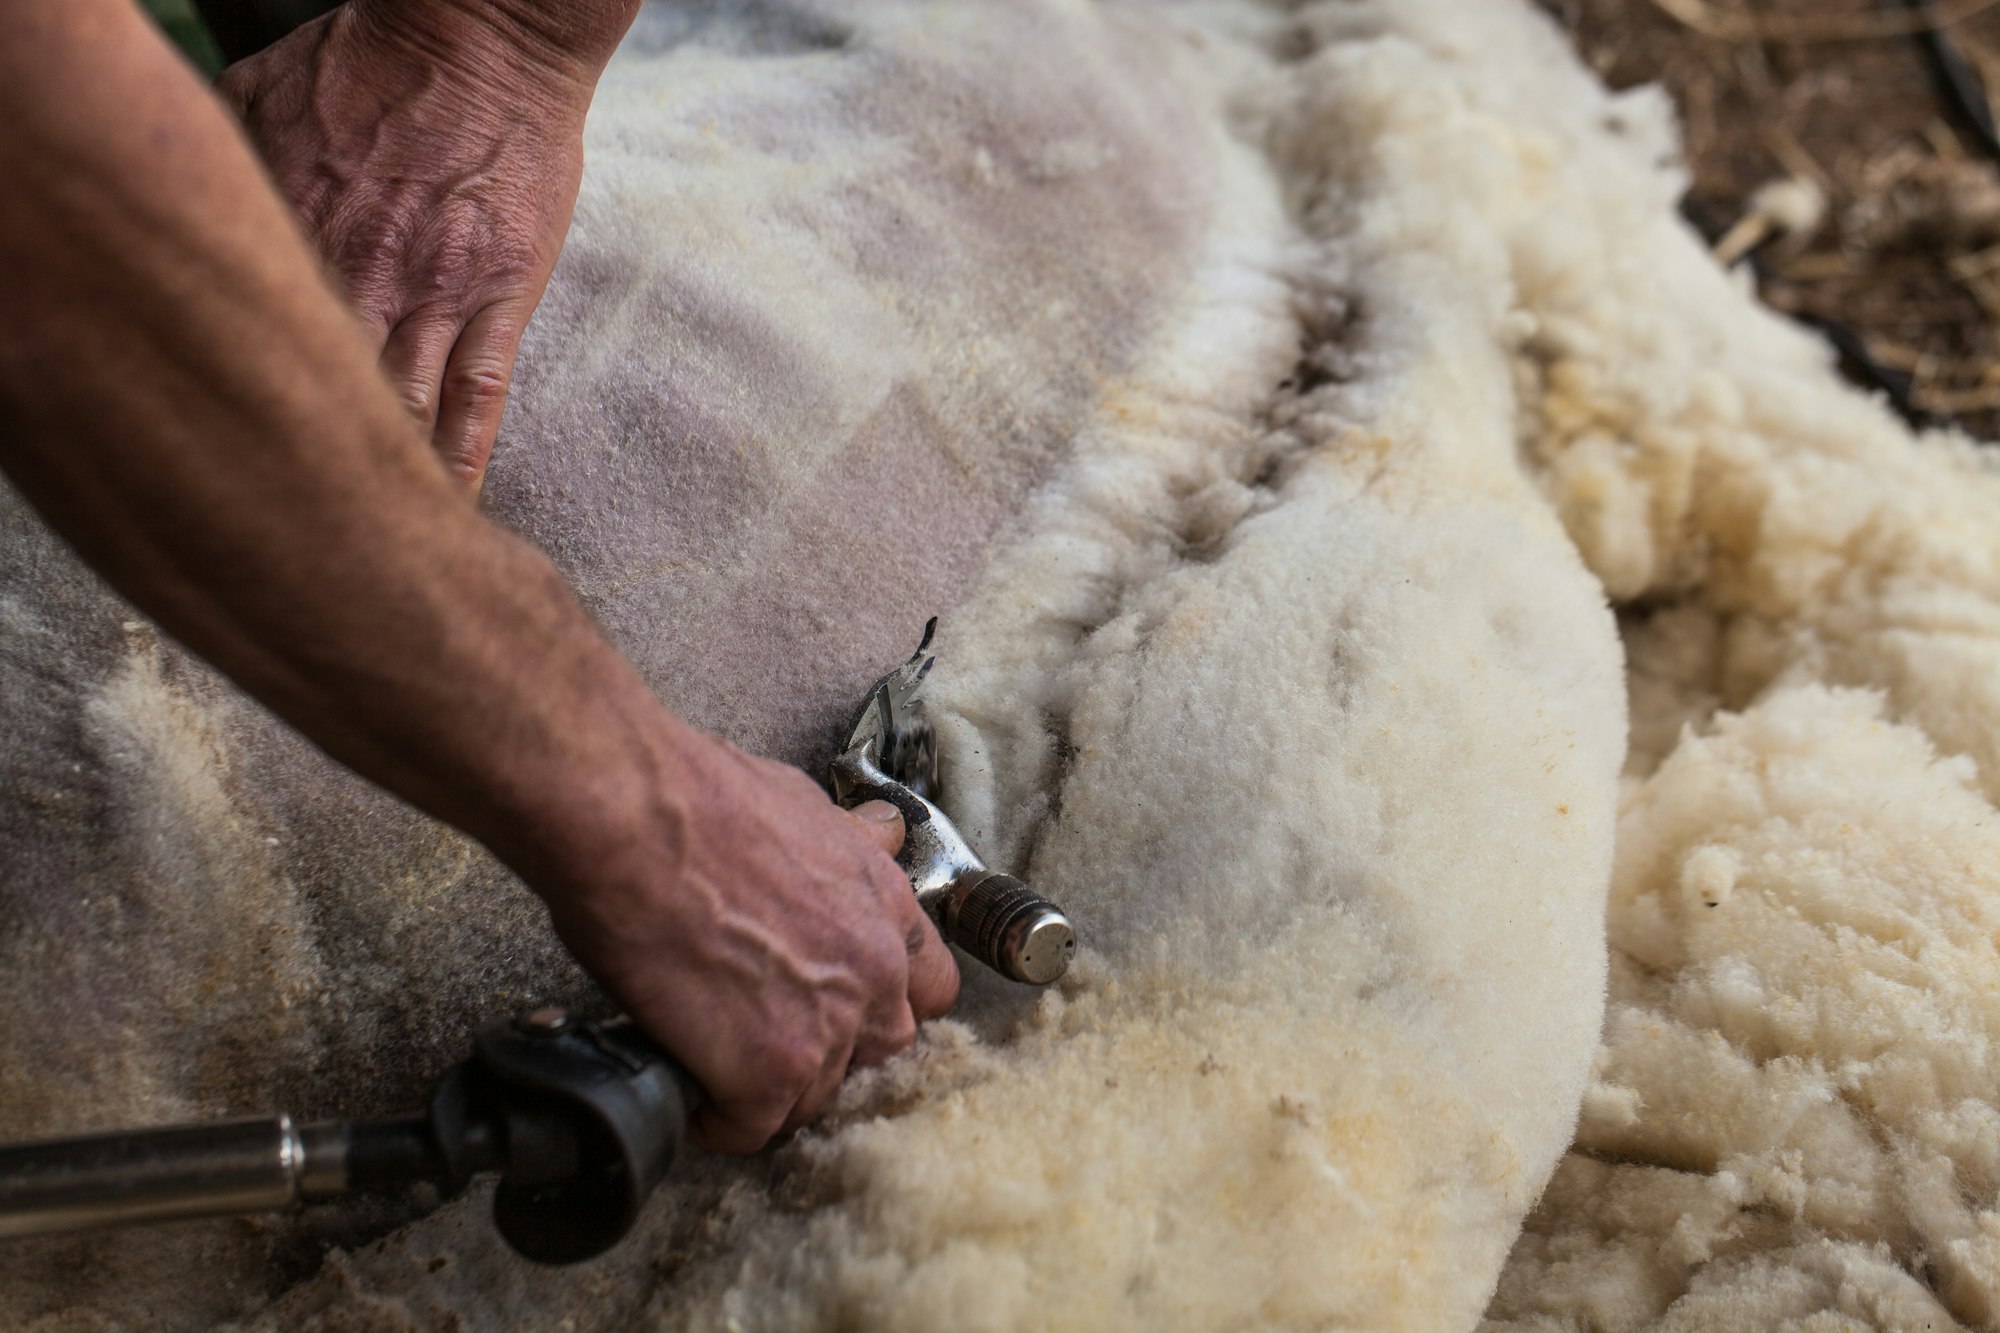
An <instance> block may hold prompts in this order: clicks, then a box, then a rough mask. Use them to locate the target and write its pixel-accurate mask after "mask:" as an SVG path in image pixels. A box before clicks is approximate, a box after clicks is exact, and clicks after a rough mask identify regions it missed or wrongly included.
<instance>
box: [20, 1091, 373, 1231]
mask: <svg viewBox="0 0 2000 1333" xmlns="http://www.w3.org/2000/svg"><path fill="white" fill-rule="evenodd" d="M346 1155H347V1132H346V1127H345V1126H344V1125H340V1124H335V1123H325V1124H313V1125H305V1126H299V1125H297V1124H295V1123H294V1122H293V1121H292V1118H291V1117H290V1116H283V1115H281V1116H275V1117H264V1118H261V1119H256V1120H232V1121H224V1122H221V1123H218V1124H213V1125H191V1126H187V1127H184V1128H178V1129H160V1130H147V1131H143V1132H139V1133H126V1134H98V1135H92V1136H89V1137H85V1138H73V1139H57V1140H51V1141H45V1142H41V1143H25V1144H16V1145H10V1146H7V1147H0V1238H9V1237H17V1236H33V1235H46V1234H49V1233H52V1232H65V1231H87V1230H92V1229H95V1228H98V1227H111V1226H124V1225H128V1224H131V1223H135V1222H169V1221H175V1220H179V1219H183V1218H194V1217H219V1216H233V1215H236V1214H240V1213H256V1212H268V1211H274V1210H278V1209H284V1208H290V1207H291V1206H292V1205H293V1204H295V1203H298V1202H300V1201H302V1200H308V1199H321V1198H331V1197H334V1196H336V1195H339V1194H342V1193H345V1192H346V1190H347V1161H346Z"/></svg>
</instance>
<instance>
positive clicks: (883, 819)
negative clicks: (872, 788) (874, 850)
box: [847, 801, 903, 856]
mask: <svg viewBox="0 0 2000 1333" xmlns="http://www.w3.org/2000/svg"><path fill="white" fill-rule="evenodd" d="M847 813H848V814H850V815H852V816H854V818H855V820H856V821H857V822H859V823H860V825H861V828H862V831H863V832H865V833H867V835H868V836H869V837H870V838H871V839H873V840H874V842H875V844H876V846H878V847H880V848H881V849H882V850H883V851H885V852H887V853H888V854H889V855H890V856H894V855H895V854H896V853H897V852H899V851H901V850H902V849H903V815H902V812H901V811H899V810H897V809H896V807H895V806H893V805H890V804H889V803H888V802H887V801H863V802H862V803H861V804H860V805H857V806H855V807H854V808H853V809H852V810H849V811H848V812H847Z"/></svg>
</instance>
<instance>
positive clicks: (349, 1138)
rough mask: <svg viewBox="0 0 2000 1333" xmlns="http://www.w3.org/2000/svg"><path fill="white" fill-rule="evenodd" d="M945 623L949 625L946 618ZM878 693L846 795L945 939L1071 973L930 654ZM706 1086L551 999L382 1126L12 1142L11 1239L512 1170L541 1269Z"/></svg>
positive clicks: (625, 1204) (1033, 972)
mask: <svg viewBox="0 0 2000 1333" xmlns="http://www.w3.org/2000/svg"><path fill="white" fill-rule="evenodd" d="M932 624H933V625H935V624H936V622H935V621H933V622H932ZM929 643H930V631H929V630H928V629H927V630H926V631H925V633H924V644H923V645H922V646H919V648H918V649H917V655H916V656H915V657H912V658H911V659H910V660H909V661H908V662H906V663H904V664H903V666H901V667H899V668H898V669H897V670H895V671H893V672H891V673H890V674H889V675H887V676H885V677H884V678H883V679H882V680H881V681H880V682H878V683H877V684H876V686H875V688H874V689H873V690H871V691H870V692H869V695H868V699H867V701H866V702H865V703H864V704H863V705H862V708H861V712H860V713H859V714H858V715H857V716H856V719H855V722H854V725H853V726H852V727H850V728H849V731H848V735H847V736H846V738H845V740H846V744H845V747H844V751H843V753H842V754H841V756H840V758H839V760H838V761H836V762H835V764H834V766H833V782H834V789H835V792H836V793H837V794H838V795H839V797H840V799H841V801H842V803H843V804H846V805H853V804H855V803H857V802H860V801H865V800H872V799H880V800H886V801H890V802H892V803H894V804H895V806H896V807H897V809H899V810H901V811H902V813H903V822H904V827H905V836H904V842H903V853H902V857H901V862H902V865H903V867H904V869H905V870H907V871H908V872H909V876H910V883H911V886H912V887H913V888H914V889H915V890H916V894H917V900H918V901H919V902H921V903H922V904H923V905H924V908H925V910H926V911H928V912H929V913H930V916H931V919H932V920H933V921H935V922H936V923H937V926H938V929H939V930H940V931H942V932H943V934H944V937H945V938H946V939H948V940H953V941H955V942H957V943H958V944H961V945H963V946H964V947H965V948H966V949H968V950H969V951H970V952H971V953H972V954H973V955H974V956H975V957H977V958H979V959H980V960H981V961H982V962H985V963H987V964H989V965H990V966H992V967H994V968H996V969H998V970H999V971H1000V972H1001V973H1003V974H1004V975H1006V976H1009V977H1012V978H1014V979H1015V980H1016V981H1025V982H1030V983H1038V984H1045V983H1047V982H1050V981H1053V980H1055V978H1057V977H1058V976H1060V975H1062V972H1063V969H1064V968H1066V967H1067V966H1068V965H1069V960H1070V956H1071V954H1072V953H1074V952H1075V949H1076V935H1075V933H1074V932H1073V931H1072V930H1071V929H1070V925H1069V920H1068V918H1066V917H1064V916H1063V914H1062V913H1061V912H1059V911H1057V910H1056V909H1055V908H1054V907H1052V906H1051V905H1050V904H1048V903H1046V902H1044V901H1042V900H1041V899H1040V898H1038V897H1036V896H1035V895H1034V894H1033V893H1031V892H1029V891H1028V889H1027V887H1026V886H1025V885H1023V884H1022V883H1021V882H1020V881H1019V880H1017V879H1013V878H1011V877H1009V876H1007V875H996V874H993V873H992V872H991V871H989V870H987V869H986V867H985V866H983V865H981V864H980V861H979V858H978V857H976V856H974V855H973V854H972V850H971V848H969V847H968V846H966V843H965V839H964V838H963V837H961V836H960V835H959V832H958V830H957V829H956V828H953V827H952V824H951V821H950V820H949V819H946V818H945V816H944V814H943V812H942V811H940V810H939V809H938V808H937V807H936V806H935V805H932V804H931V802H930V799H929V797H930V795H931V793H932V792H934V791H935V790H936V778H937V750H936V741H935V737H934V735H933V733H932V731H931V729H930V726H929V724H928V723H926V722H925V721H924V720H923V716H922V712H921V708H920V706H919V704H918V702H917V697H916V694H917V687H918V686H919V685H920V684H922V681H923V676H924V673H925V672H926V671H927V670H929V667H930V660H931V659H929V658H927V657H925V656H924V648H925V647H926V646H928V645H929ZM700 1100H701V1091H700V1089H699V1088H698V1087H696V1086H695V1083H694V1081H693V1080H692V1079H690V1078H689V1077H688V1075H687V1074H686V1072H685V1071H684V1070H682V1069H681V1067H680V1066H679V1065H678V1064H677V1063H676V1062H675V1061H674V1059H673V1058H672V1057H671V1056H669V1055H668V1054H667V1053H666V1052H665V1051H663V1050H661V1049H660V1048H659V1047H658V1046H657V1045H656V1044H654V1042H653V1041H652V1040H651V1039H650V1038H648V1037H647V1036H646V1035H645V1034H644V1033H643V1032H641V1031H639V1029H638V1028H637V1027H636V1026H634V1025H633V1024H632V1023H631V1021H630V1020H628V1019H622V1018H616V1019H612V1020H610V1021H608V1022H602V1023H598V1022H591V1021H589V1020H587V1019H582V1018H578V1017H576V1016H573V1015H571V1014H569V1013H566V1012H564V1011H563V1010H561V1009H537V1010H533V1011H530V1012H528V1013H524V1014H521V1015H519V1016H518V1017H515V1018H511V1019H508V1018H502V1019H497V1020H495V1021H493V1022H490V1023H487V1024H485V1025H483V1026H482V1027H480V1029H479V1030H478V1031H477V1032H476V1033H475V1034H474V1036H473V1043H472V1052H471V1055H470V1057H469V1058H467V1059H466V1060H465V1061H463V1062H462V1063H460V1064H458V1065H456V1066H454V1067H452V1068H451V1069H450V1070H447V1071H446V1073H445V1074H444V1076H443V1077H442V1078H441V1079H439V1080H438V1083H437V1087H436V1089H435V1091H434V1092H433V1093H432V1095H431V1099H430V1103H429V1105H428V1106H427V1107H425V1109H424V1110H422V1111H419V1112H417V1113H415V1114H412V1115H407V1116H400V1117H395V1118H391V1119H387V1120H327V1121H320V1122H316V1123H299V1122H297V1121H294V1120H293V1119H292V1117H290V1116H288V1115H278V1116H268V1117H264V1118H262V1119H255V1120H236V1121H224V1122H217V1123H210V1124H205V1125H189V1126H183V1127H179V1128H173V1129H147V1130H137V1131H134V1132H130V1133H115V1134H98V1135H92V1136H89V1137H86V1138H73V1139H56V1140H48V1141H44V1142H40V1143H19V1144H0V1241H5V1240H7V1239H9V1238H12V1237H21V1236H38V1235H46V1234H50V1233H54V1232H64V1231H82V1230H89V1229H94V1228H98V1227H111V1226H128V1225H135V1224H139V1223H150V1222H168V1221H173V1220H176V1219H181V1218H195V1217H221V1216H228V1215H233V1214H237V1213H259V1212H274V1211H278V1210H282V1209H286V1208H292V1207H295V1206H297V1205H299V1204H305V1203H316V1202H321V1201H324V1200H331V1199H337V1198H340V1197H343V1196H345V1195H350V1194H395V1193H401V1192H403V1191H405V1190H407V1189H409V1188H410V1187H411V1186H412V1185H415V1184H418V1183H419V1182H427V1183H429V1184H430V1185H432V1186H433V1187H435V1188H436V1189H437V1190H438V1191H439V1193H441V1194H443V1195H446V1196H449V1195H452V1194H456V1193H457V1192H459V1191H460V1190H463V1189H464V1188H465V1187H466V1186H467V1185H468V1184H469V1183H471V1181H472V1180H473V1179H474V1178H476V1177H479V1176H488V1175H497V1176H498V1177H499V1188H497V1189H496V1190H495V1191H494V1194H493V1220H494V1223H495V1225H496V1226H497V1227H498V1228H499V1231H500V1234H501V1235H502V1236H503V1237H504V1238H505V1239H506V1240H507V1242H508V1244H510V1245H512V1246H513V1247H514V1249H515V1250H517V1251H518V1252H519V1253H521V1254H522V1255H524V1256H525V1257H527V1258H529V1259H533V1260H536V1261H538V1262H541V1263H548V1264H562V1263H573V1262H575V1261H577V1260H581V1259H588V1258H590V1257H591V1256H593V1255H596V1254H599V1253H602V1252H603V1251H604V1250H607V1249H609V1248H610V1247H611V1246H613V1245H615V1244H617V1242H618V1241H619V1240H620V1239H622V1238H623V1237H624V1236H625V1234H626V1232H627V1231H629V1230H630V1229H631V1226H632V1224H633V1223H634V1222H635V1221H636V1220H637V1218H638V1216H639V1211H640V1208H641V1206H642V1205H643V1204H644V1203H645V1201H646V1198H647V1196H649V1195H650V1194H651V1193H652V1192H653V1189H654V1188H655V1187H656V1186H657V1185H658V1184H659V1183H660V1181H661V1180H662V1179H664V1178H665V1176H666V1174H667V1169H668V1167H670V1166H671V1165H672V1164H673V1160H674V1157H675V1155H676V1153H677V1152H678V1151H679V1149H680V1145H681V1140H682V1138H683V1137H684V1135H685V1133H686V1128H687V1124H688V1119H689V1117H690V1116H691V1115H692V1114H693V1112H694V1109H695V1108H696V1107H697V1106H698V1105H699V1104H700Z"/></svg>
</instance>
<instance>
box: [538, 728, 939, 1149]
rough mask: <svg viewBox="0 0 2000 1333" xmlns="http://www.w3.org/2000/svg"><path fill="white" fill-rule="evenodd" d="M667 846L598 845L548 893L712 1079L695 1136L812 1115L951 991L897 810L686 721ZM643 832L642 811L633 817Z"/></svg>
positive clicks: (659, 814)
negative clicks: (842, 798) (573, 884)
mask: <svg viewBox="0 0 2000 1333" xmlns="http://www.w3.org/2000/svg"><path fill="white" fill-rule="evenodd" d="M689 740H690V742H691V745H690V746H689V747H688V748H687V749H679V748H678V747H677V753H676V755H675V766H676V768H677V769H678V770H679V774H680V776H678V777H677V778H676V780H675V782H674V783H673V785H672V790H673V791H675V792H677V793H680V794H682V797H683V799H685V800H687V801H688V802H689V803H688V804H686V805H681V806H679V807H676V806H675V805H674V804H673V803H672V802H671V800H669V799H661V798H660V797H659V796H658V795H657V794H656V795H654V796H653V798H652V802H651V803H652V804H653V805H654V807H655V811H656V813H655V815H654V818H653V819H652V821H651V828H652V829H653V831H654V832H655V833H656V834H657V836H658V841H657V842H651V841H641V842H637V843H633V844H631V845H628V846H624V847H615V846H612V847H606V846H602V845H601V844H596V843H595V840H593V846H595V848H596V850H595V851H594V852H591V853H587V855H588V856H589V859H588V860H587V861H586V862H585V863H584V864H583V865H581V866H579V867H578V869H579V870H580V871H581V872H582V877H581V878H580V879H579V881H578V887H577V889H576V891H573V892H567V893H560V894H551V895H550V896H549V902H550V910H551V914H552V916H553V918H554V920H555V924H556V930H557V933H558V934H560V935H561V937H562V940H563V943H565V944H566V945H568V946H569V948H570V951H571V952H572V953H574V954H575V955H576V956H577V958H578V959H579V960H580V961H582V962H583V964H584V965H585V966H586V967H588V968H589V969H590V970H591V972H592V974H593V975H595V976H596V977H597V979H598V980H599V982H601V983H602V984H603V985H604V986H605V988H606V989H607V990H609V991H610V992H611V993H612V994H613V996H614V997H616V998H617V999H618V1000H619V1001H620V1003H621V1004H623V1005H624V1007H625V1008H626V1009H627V1011H629V1012H630V1013H631V1014H632V1015H633V1016H634V1017H635V1018H637V1019H638V1020H639V1022H640V1023H641V1024H642V1025H643V1026H644V1027H645V1028H646V1030H647V1031H648V1032H651V1033H652V1034H653V1035H654V1036H655V1037H656V1038H658V1039H659V1040H660V1041H661V1042H662V1044H664V1045H666V1046H667V1047H668V1048H669V1049H670V1050H672V1051H673V1052H674V1053H675V1054H676V1055H677V1056H679V1057H680V1059H681V1061H682V1062H683V1063H684V1064H686V1065H687V1067H688V1070H689V1072H690V1073H692V1074H693V1075H694V1076H695V1079H696V1081H697V1082H698V1083H700V1084H701V1086H702V1089H703V1092H704V1093H705V1094H706V1097H707V1102H706V1104H704V1105H703V1107H702V1108H701V1111H700V1113H699V1114H698V1115H697V1117H696V1121H695V1135H696V1138H697V1139H698V1140H699V1141H701V1142H703V1143H705V1144H707V1145H708V1146H710V1147H713V1148H717V1149H720V1150H723V1151H726V1152H754V1151H755V1150H756V1149H758V1148H761V1147H762V1146H763V1145H764V1144H765V1143H766V1142H767V1141H768V1140H769V1139H770V1138H771V1136H772V1135H774V1134H776V1133H778V1132H779V1131H781V1130H785V1129H795V1128H797V1127H798V1126H800V1125H803V1124H805V1123H806V1122H807V1121H809V1120H811V1119H812V1118H813V1117H814V1116H815V1115H816V1114H818V1112H819V1111H820V1109H821V1108H822V1107H823V1106H824V1105H825V1104H826V1102H827V1100H828V1099H829V1098H831V1097H832V1096H833V1094H834V1092H835V1091H836V1090H837V1089H838V1088H839V1086H840V1081H841V1079H842V1078H843V1077H844V1076H845V1075H846V1073H847V1071H848V1068H849V1066H850V1065H854V1066H865V1065H874V1064H880V1063H881V1062H883V1061H884V1060H887V1059H888V1058H889V1057H890V1056H892V1055H894V1054H895V1053H896V1052H898V1051H900V1050H902V1049H903V1048H904V1047H906V1046H908V1045H909V1044H910V1042H911V1041H912V1040H913V1039H914V1038H915V1036H916V1025H917V1023H918V1022H919V1021H920V1020H922V1019H926V1018H935V1017H937V1016H938V1015H940V1014H942V1013H944V1012H945V1011H946V1010H948V1009H950V1008H951V1005H952V1002H953V1001H954V1000H955V999H957V998H958V983H959V978H958V967H957V965H956V964H955V963H954V962H953V961H952V957H951V952H950V951H949V950H948V949H946V947H945V945H944V941H943V940H941V939H940V938H939V937H938V933H937V931H936V929H935V928H933V927H932V925H931V923H930V921H929V920H928V919H927V918H926V917H925V916H924V914H923V911H922V909H920V908H919V907H918V906H917V899H916V895H915V894H914V893H913V892H912V891H911V889H910V881H909V879H908V877H907V876H905V875H904V874H903V872H902V871H901V870H900V869H899V868H898V867H897V865H896V863H895V861H894V860H892V859H891V857H892V855H893V853H894V852H895V850H896V849H897V848H898V847H899V846H901V844H902V839H903V825H902V819H901V817H900V816H898V815H897V813H896V810H895V807H894V806H891V805H887V804H884V803H881V802H873V803H870V804H868V805H864V806H861V807H859V808H858V809H857V810H855V811H854V812H852V813H849V812H846V811H843V810H841V809H839V808H838V807H836V806H834V805H833V803H832V802H830V801H828V800H827V798H826V794H825V793H824V792H822V791H821V790H820V789H819V788H818V787H817V786H816V785H815V784H814V783H813V782H812V781H811V779H809V778H807V777H806V775H805V774H803V773H801V772H799V770H797V769H795V768H789V767H787V766H785V765H782V764H774V763H770V762H768V761H766V760H762V759H755V758H752V757H751V756H749V755H746V754H744V753H743V752H742V751H740V750H738V749H736V748H735V747H734V746H732V745H729V744H727V743H725V742H722V741H718V740H716V739H714V738H713V737H710V736H706V735H700V734H698V733H695V734H691V735H690V737H689ZM623 822H624V823H625V825H626V827H640V825H639V824H638V823H637V821H630V820H627V821H623Z"/></svg>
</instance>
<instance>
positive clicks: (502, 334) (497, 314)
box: [431, 300, 531, 488]
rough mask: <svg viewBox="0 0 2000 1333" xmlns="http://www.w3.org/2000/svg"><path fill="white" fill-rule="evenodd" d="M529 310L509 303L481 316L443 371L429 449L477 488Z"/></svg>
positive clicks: (526, 305)
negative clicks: (435, 421) (434, 425)
mask: <svg viewBox="0 0 2000 1333" xmlns="http://www.w3.org/2000/svg"><path fill="white" fill-rule="evenodd" d="M530 308H531V306H530V304H529V303H526V302H521V301H511V300H509V301H498V302H495V303H494V304H492V305H490V306H487V307H486V308H485V309H484V310H481V311H480V312H479V313H478V314H476V315H474V316H473V317H472V319H471V320H470V321H469V322H468V323H467V324H466V326H465V329H464V331H463V332H461V333H460V334H459V335H458V342H457V343H456V345H454V346H453V347H452V349H451V358H450V360H449V361H448V362H447V363H446V365H445V370H444V378H443V382H442V386H441V392H440V395H439V401H438V417H437V429H436V430H435V431H434V432H433V433H432V435H431V444H432V447H434V448H435V449H436V450H437V451H438V456H439V457H441V458H442V459H443V460H444V462H445V465H446V466H448V467H449V468H451V470H452V471H453V472H455V473H457V474H458V475H459V476H460V477H462V478H463V479H464V480H465V481H467V482H468V483H470V484H471V485H472V486H473V487H475V488H476V487H477V486H478V485H479V483H480V480H481V478H483V477H484V476H485V475H486V463H487V460H488V459H490V458H491V457H492V456H493V440H494V437H495V436H497V435H498V434H499V433H500V414H501V412H502V411H503V410H504V409H505V408H506V406H507V385H508V381H509V380H510V379H511V378H512V377H513V374H514V355H515V353H516V352H518V351H519V350H520V346H521V330H522V328H523V326H524V325H525V324H526V323H527V318H528V311H529V309H530Z"/></svg>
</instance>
